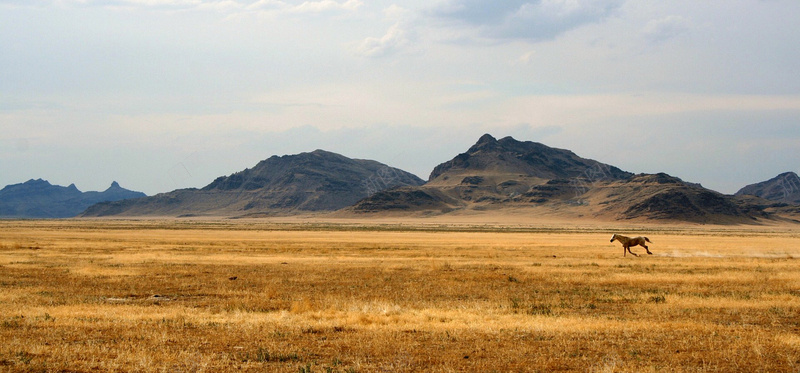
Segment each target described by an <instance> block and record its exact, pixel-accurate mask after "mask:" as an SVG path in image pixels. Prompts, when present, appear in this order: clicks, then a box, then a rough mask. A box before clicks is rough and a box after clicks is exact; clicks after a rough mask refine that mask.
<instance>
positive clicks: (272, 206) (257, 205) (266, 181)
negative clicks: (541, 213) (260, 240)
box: [82, 150, 424, 217]
mask: <svg viewBox="0 0 800 373" xmlns="http://www.w3.org/2000/svg"><path fill="white" fill-rule="evenodd" d="M423 183H424V181H423V180H422V179H420V178H418V177H416V176H414V175H412V174H410V173H408V172H405V171H402V170H400V169H397V168H392V167H389V166H387V165H385V164H383V163H380V162H376V161H372V160H362V159H351V158H347V157H345V156H342V155H339V154H336V153H331V152H327V151H324V150H316V151H313V152H310V153H300V154H296V155H285V156H273V157H270V158H269V159H266V160H264V161H261V162H259V163H258V164H257V165H255V167H253V168H250V169H246V170H243V171H240V172H237V173H234V174H232V175H230V176H221V177H218V178H217V179H216V180H214V181H213V182H211V183H210V184H208V185H207V186H205V187H204V188H202V189H180V190H176V191H172V192H169V193H162V194H158V195H155V196H152V197H147V198H142V199H137V200H128V201H119V202H107V203H100V204H97V205H95V206H92V207H91V208H89V209H87V210H86V212H85V213H84V214H83V215H82V216H85V217H99V216H117V215H118V216H237V217H244V216H251V217H252V216H264V215H276V214H280V215H285V214H295V213H299V212H315V211H334V210H338V209H341V208H343V207H346V206H349V205H352V204H353V203H355V202H357V201H359V200H361V199H363V198H366V197H368V196H370V195H372V194H374V193H376V192H379V191H382V190H385V189H390V188H394V187H398V186H417V185H421V184H423Z"/></svg>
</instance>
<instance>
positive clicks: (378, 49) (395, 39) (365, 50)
mask: <svg viewBox="0 0 800 373" xmlns="http://www.w3.org/2000/svg"><path fill="white" fill-rule="evenodd" d="M410 43H411V41H410V39H409V36H408V32H406V30H404V29H403V28H402V27H401V25H400V22H398V23H395V24H394V25H393V26H392V27H390V28H389V30H388V31H387V32H386V34H385V35H383V36H382V37H380V38H375V37H370V38H366V39H365V40H364V41H362V42H361V44H360V45H359V46H358V48H357V49H356V52H357V53H358V54H359V55H361V56H364V57H383V56H386V55H389V54H393V53H396V52H398V51H399V50H401V49H402V48H403V47H405V46H407V45H408V44H410Z"/></svg>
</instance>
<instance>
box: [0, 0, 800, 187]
mask: <svg viewBox="0 0 800 373" xmlns="http://www.w3.org/2000/svg"><path fill="white" fill-rule="evenodd" d="M798 19H800V1H797V0H760V1H758V0H749V1H744V0H724V1H714V0H708V1H705V0H704V1H697V0H687V1H680V0H671V1H662V0H627V1H626V0H606V1H591V0H540V1H523V0H506V1H489V0H441V1H439V0H428V1H418V0H410V1H403V2H393V1H383V0H377V1H371V0H309V1H302V0H36V1H32V0H0V187H2V186H3V185H6V184H15V183H20V182H24V181H26V180H28V179H31V178H43V179H46V180H49V181H50V182H51V183H54V184H59V185H69V184H70V183H75V184H76V186H77V187H78V188H79V189H81V190H83V191H88V190H104V189H106V188H107V187H108V185H110V184H111V182H112V181H114V180H116V181H118V182H120V184H122V186H123V187H126V188H129V189H134V190H139V191H143V192H145V193H147V194H155V193H160V192H167V191H170V190H173V189H177V188H184V187H202V186H204V185H206V184H208V183H210V182H211V181H212V180H213V179H214V178H215V177H217V176H221V175H228V174H231V173H233V172H236V171H240V170H243V169H245V168H248V167H252V166H254V165H255V164H256V163H257V162H258V161H260V160H262V159H266V158H268V157H270V156H272V155H284V154H296V153H300V152H306V151H312V150H314V149H325V150H329V151H333V152H337V153H340V154H343V155H345V156H348V157H352V158H366V159H375V160H377V161H380V162H383V163H386V164H389V165H391V166H395V167H399V168H402V169H404V170H407V171H410V172H412V173H415V174H417V175H418V176H420V177H422V178H423V179H427V177H428V174H429V173H430V171H431V170H432V169H433V167H434V166H436V165H437V164H439V163H441V162H444V161H447V160H449V159H451V158H453V157H454V156H455V155H457V154H458V153H461V152H464V151H466V150H467V149H468V148H469V147H470V146H471V145H472V144H474V143H475V142H476V141H477V140H478V138H479V137H480V136H481V135H482V134H484V133H490V134H492V135H493V136H495V137H497V138H502V137H505V136H513V137H514V138H516V139H518V140H530V141H536V142H541V143H544V144H546V145H549V146H553V147H559V148H566V149H570V150H572V151H574V152H575V153H577V154H578V155H580V156H583V157H586V158H592V159H596V160H598V161H601V162H605V163H610V164H612V165H615V166H618V167H620V168H622V169H624V170H626V171H630V172H634V173H642V172H644V173H655V172H667V173H669V174H672V175H674V176H678V177H681V178H683V179H684V180H687V181H691V182H698V183H702V184H703V185H704V186H706V187H709V188H712V189H715V190H718V191H721V192H725V193H733V192H735V191H736V190H738V189H739V188H740V187H742V186H744V185H746V184H750V183H754V182H759V181H763V180H766V179H769V178H772V177H774V176H776V175H778V174H779V173H781V172H784V171H796V172H798V171H800V73H798V68H800V22H798Z"/></svg>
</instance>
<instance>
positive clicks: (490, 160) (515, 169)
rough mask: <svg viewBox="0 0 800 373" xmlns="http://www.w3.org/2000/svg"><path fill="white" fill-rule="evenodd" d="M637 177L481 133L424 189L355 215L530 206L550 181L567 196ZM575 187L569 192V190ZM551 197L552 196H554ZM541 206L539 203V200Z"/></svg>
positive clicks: (384, 197) (377, 200) (404, 191)
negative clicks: (559, 183) (563, 188)
mask: <svg viewBox="0 0 800 373" xmlns="http://www.w3.org/2000/svg"><path fill="white" fill-rule="evenodd" d="M631 176H633V174H632V173H630V172H625V171H622V170H620V169H619V168H617V167H614V166H611V165H608V164H604V163H600V162H598V161H595V160H591V159H586V158H582V157H579V156H578V155H576V154H575V153H573V152H571V151H569V150H564V149H557V148H551V147H549V146H546V145H543V144H540V143H536V142H531V141H517V140H515V139H514V138H512V137H505V138H502V139H500V140H497V139H495V138H494V137H492V136H491V135H489V134H486V135H483V136H482V137H481V138H480V139H478V142H477V143H475V145H473V146H472V147H470V148H469V149H468V150H467V151H466V152H465V153H461V154H459V155H457V156H456V157H455V158H453V159H451V160H449V161H447V162H444V163H442V164H440V165H438V166H436V168H434V169H433V171H432V172H431V174H430V177H429V180H428V183H427V184H425V185H424V186H422V187H417V188H413V187H409V188H401V189H396V190H391V191H384V192H380V193H377V194H375V195H373V196H372V197H370V198H367V199H365V200H363V201H360V202H359V203H357V204H356V205H354V206H353V207H352V210H353V211H355V212H380V211H402V210H404V209H405V210H408V211H419V210H438V211H441V212H449V211H453V210H461V209H474V208H478V209H487V208H499V207H502V206H512V205H519V204H523V205H524V204H529V203H530V202H531V199H534V200H539V199H541V198H542V197H536V195H537V194H541V193H542V192H543V191H544V190H549V189H551V188H553V187H552V186H551V185H546V184H547V183H548V181H550V180H566V179H571V180H572V182H568V183H567V184H568V185H567V186H568V187H569V188H567V189H568V190H567V191H568V192H569V193H568V194H570V195H574V191H573V189H575V188H577V189H580V190H581V193H582V192H583V189H585V188H586V186H589V185H591V184H593V183H597V182H600V181H603V180H621V179H627V178H630V177H631ZM570 188H571V189H570ZM550 197H552V196H550ZM540 202H541V201H540Z"/></svg>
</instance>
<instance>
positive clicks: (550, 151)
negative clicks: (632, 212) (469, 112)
mask: <svg viewBox="0 0 800 373" xmlns="http://www.w3.org/2000/svg"><path fill="white" fill-rule="evenodd" d="M494 175H520V176H521V177H526V178H538V179H547V180H550V179H563V178H584V179H586V178H590V179H624V178H628V177H630V176H632V175H633V174H631V173H629V172H625V171H622V170H620V169H619V168H616V167H613V166H610V165H607V164H603V163H600V162H597V161H595V160H591V159H586V158H581V157H579V156H577V155H576V154H575V153H573V152H571V151H569V150H564V149H557V148H551V147H549V146H546V145H543V144H540V143H536V142H532V141H517V140H515V139H514V138H512V137H510V136H509V137H504V138H502V139H500V140H497V139H495V138H494V137H492V136H491V135H489V134H486V135H483V136H481V138H480V139H478V142H477V143H475V145H473V146H472V147H470V148H469V150H467V152H466V153H461V154H459V155H457V156H456V157H455V158H453V159H452V160H450V161H447V162H445V163H442V164H440V165H438V166H436V168H434V169H433V172H431V175H430V178H429V179H428V181H429V182H432V183H434V182H435V183H439V184H453V183H454V182H455V183H461V181H462V179H460V178H459V177H460V176H489V177H491V176H494ZM447 180H450V182H447Z"/></svg>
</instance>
